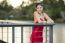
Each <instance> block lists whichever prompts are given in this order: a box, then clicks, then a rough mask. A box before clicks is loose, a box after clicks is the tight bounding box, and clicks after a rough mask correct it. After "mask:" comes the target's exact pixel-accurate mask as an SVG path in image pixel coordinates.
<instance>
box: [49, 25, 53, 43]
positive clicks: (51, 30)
mask: <svg viewBox="0 0 65 43" xmlns="http://www.w3.org/2000/svg"><path fill="white" fill-rule="evenodd" d="M49 40H50V41H49V43H53V25H50V28H49Z"/></svg>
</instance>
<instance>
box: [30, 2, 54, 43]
mask: <svg viewBox="0 0 65 43" xmlns="http://www.w3.org/2000/svg"><path fill="white" fill-rule="evenodd" d="M35 9H36V11H35V12H34V14H33V15H34V24H38V23H45V21H47V23H53V22H54V21H53V20H52V19H51V18H50V17H49V16H48V15H47V14H46V13H45V12H44V11H43V5H42V4H41V3H37V4H36V8H35ZM43 30H44V27H43V26H34V28H33V31H32V34H31V37H30V43H43V41H44V39H43Z"/></svg>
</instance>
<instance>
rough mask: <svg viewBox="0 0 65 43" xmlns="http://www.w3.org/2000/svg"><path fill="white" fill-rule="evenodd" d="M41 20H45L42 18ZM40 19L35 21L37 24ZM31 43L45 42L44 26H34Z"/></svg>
mask: <svg viewBox="0 0 65 43" xmlns="http://www.w3.org/2000/svg"><path fill="white" fill-rule="evenodd" d="M40 20H41V21H43V20H42V19H41V18H40ZM37 23H38V21H36V22H35V24H37ZM30 43H43V26H34V27H33V30H32V34H31V37H30Z"/></svg>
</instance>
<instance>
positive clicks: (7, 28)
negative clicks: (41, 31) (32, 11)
mask: <svg viewBox="0 0 65 43" xmlns="http://www.w3.org/2000/svg"><path fill="white" fill-rule="evenodd" d="M40 25H41V26H44V27H46V28H45V31H46V32H45V43H53V25H54V24H33V23H29V24H16V23H9V22H5V23H3V22H1V23H0V40H2V41H4V40H5V41H6V42H7V43H29V41H28V42H26V41H27V39H26V40H25V38H26V37H27V35H29V36H28V39H29V38H30V34H29V33H28V32H30V33H31V32H32V29H33V28H32V27H33V26H40ZM16 27H18V28H17V30H16ZM24 27H26V28H25V29H24ZM27 27H31V28H27ZM47 27H48V28H47ZM27 29H28V30H30V31H26V30H27ZM25 31H26V32H25ZM26 33H27V34H26ZM48 33H49V35H48ZM17 35H18V36H17ZM5 36H6V37H5ZM16 38H18V39H16ZM17 41H18V42H17ZM43 43H44V42H43Z"/></svg>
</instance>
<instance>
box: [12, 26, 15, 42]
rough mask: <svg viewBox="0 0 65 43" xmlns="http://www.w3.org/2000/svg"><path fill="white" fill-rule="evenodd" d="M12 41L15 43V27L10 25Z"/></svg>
mask: <svg viewBox="0 0 65 43" xmlns="http://www.w3.org/2000/svg"><path fill="white" fill-rule="evenodd" d="M12 43H15V29H14V27H12Z"/></svg>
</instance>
